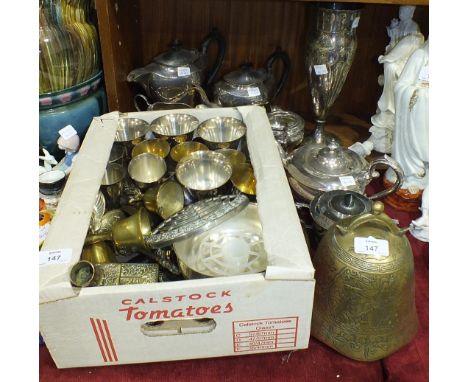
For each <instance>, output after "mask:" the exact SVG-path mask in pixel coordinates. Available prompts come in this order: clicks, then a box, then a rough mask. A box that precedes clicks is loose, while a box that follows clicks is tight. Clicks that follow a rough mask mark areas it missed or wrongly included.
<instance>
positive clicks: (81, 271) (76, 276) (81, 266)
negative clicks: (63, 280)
mask: <svg viewBox="0 0 468 382" xmlns="http://www.w3.org/2000/svg"><path fill="white" fill-rule="evenodd" d="M95 274H96V270H95V268H94V264H93V263H91V262H89V261H87V260H80V261H78V262H77V263H76V264H75V265H73V267H72V268H71V270H70V282H71V284H72V285H73V286H76V287H79V288H84V287H87V286H89V285H90V284H91V282H92V281H93V278H94V276H95Z"/></svg>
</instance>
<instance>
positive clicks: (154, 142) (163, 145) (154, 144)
mask: <svg viewBox="0 0 468 382" xmlns="http://www.w3.org/2000/svg"><path fill="white" fill-rule="evenodd" d="M170 151H171V145H170V144H169V143H168V142H167V141H166V140H164V139H149V140H146V141H143V142H141V143H138V144H137V145H136V146H135V147H134V148H133V149H132V158H133V157H136V156H137V155H139V154H143V153H150V154H155V155H159V156H160V157H161V158H165V157H167V156H168V154H169V152H170Z"/></svg>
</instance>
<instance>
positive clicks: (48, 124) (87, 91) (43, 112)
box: [39, 71, 107, 160]
mask: <svg viewBox="0 0 468 382" xmlns="http://www.w3.org/2000/svg"><path fill="white" fill-rule="evenodd" d="M102 79H103V75H102V71H99V72H98V73H97V74H96V75H94V76H93V77H91V78H90V79H89V80H87V81H85V82H82V83H81V84H78V85H76V86H73V87H71V88H68V89H65V90H62V91H59V92H54V93H47V94H41V95H40V96H39V144H40V146H41V147H44V148H45V149H46V150H47V151H49V153H51V154H52V155H54V156H55V158H56V159H57V160H60V159H61V158H62V157H63V156H64V154H65V153H64V152H63V151H62V150H60V149H59V148H58V146H57V139H58V138H59V133H58V131H59V130H61V129H62V128H64V127H65V126H67V125H72V126H73V128H74V129H75V130H76V131H77V133H78V135H79V136H80V140H81V141H83V139H84V136H85V134H86V131H87V130H88V127H89V125H90V123H91V121H92V119H93V117H96V116H99V115H101V114H104V113H106V112H107V99H106V94H105V91H104V86H103V81H102Z"/></svg>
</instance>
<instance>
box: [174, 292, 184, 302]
mask: <svg viewBox="0 0 468 382" xmlns="http://www.w3.org/2000/svg"><path fill="white" fill-rule="evenodd" d="M175 297H176V299H177V301H182V300H183V299H184V297H185V294H183V295H182V296H175Z"/></svg>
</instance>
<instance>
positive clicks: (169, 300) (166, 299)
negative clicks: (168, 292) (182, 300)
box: [162, 296, 172, 302]
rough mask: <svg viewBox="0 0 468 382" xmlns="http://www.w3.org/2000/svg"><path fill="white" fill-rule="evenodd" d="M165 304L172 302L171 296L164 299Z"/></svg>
mask: <svg viewBox="0 0 468 382" xmlns="http://www.w3.org/2000/svg"><path fill="white" fill-rule="evenodd" d="M162 300H163V302H172V297H169V296H166V297H163V299H162Z"/></svg>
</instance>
